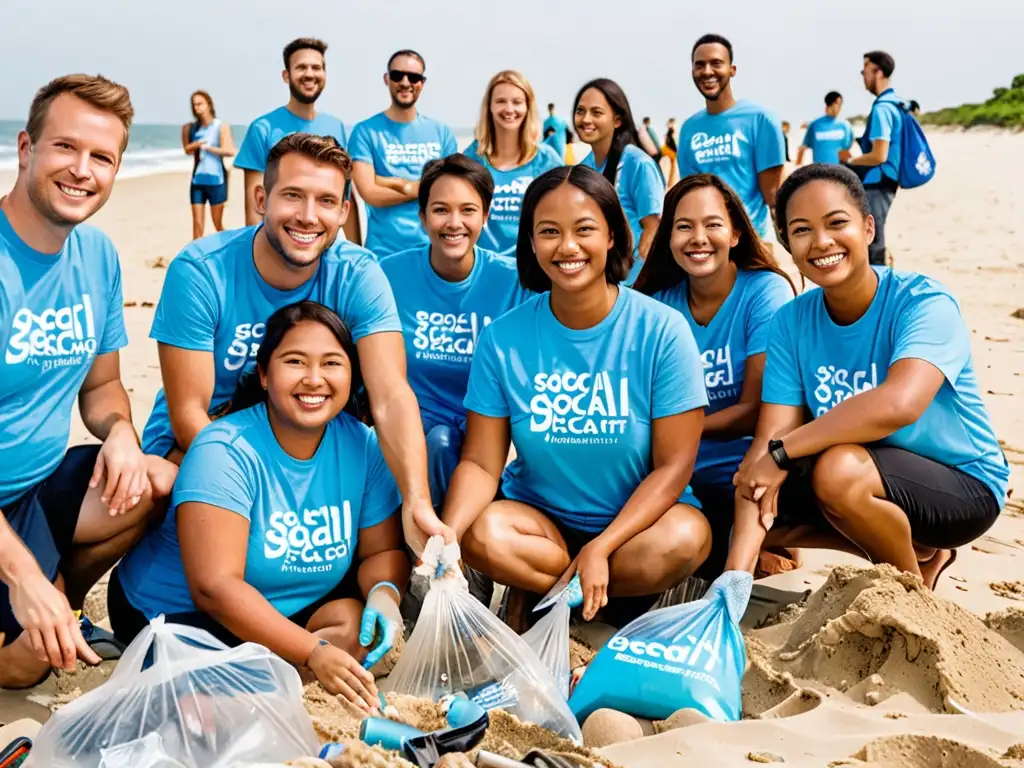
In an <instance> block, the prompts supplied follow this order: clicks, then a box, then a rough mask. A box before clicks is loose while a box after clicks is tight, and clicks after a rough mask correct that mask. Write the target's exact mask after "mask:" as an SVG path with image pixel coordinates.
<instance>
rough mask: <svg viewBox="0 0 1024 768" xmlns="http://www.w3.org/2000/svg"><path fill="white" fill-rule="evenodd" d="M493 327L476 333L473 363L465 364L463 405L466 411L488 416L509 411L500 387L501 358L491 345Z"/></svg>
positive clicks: (499, 415)
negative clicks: (478, 334) (467, 379)
mask: <svg viewBox="0 0 1024 768" xmlns="http://www.w3.org/2000/svg"><path fill="white" fill-rule="evenodd" d="M491 328H493V326H490V325H489V326H487V327H486V328H484V330H483V333H481V334H480V340H479V343H478V344H477V348H476V352H475V353H474V354H473V362H472V363H470V366H469V385H468V387H467V388H466V399H465V401H464V403H463V404H464V405H465V407H466V410H467V411H473V412H474V413H479V414H480V415H481V416H490V417H491V418H495V419H497V418H503V417H504V418H508V416H509V415H510V414H511V411H510V410H509V406H508V398H507V397H506V396H505V391H504V389H503V388H502V386H501V361H500V360H499V359H498V351H497V349H496V348H495V346H494V334H492V333H491Z"/></svg>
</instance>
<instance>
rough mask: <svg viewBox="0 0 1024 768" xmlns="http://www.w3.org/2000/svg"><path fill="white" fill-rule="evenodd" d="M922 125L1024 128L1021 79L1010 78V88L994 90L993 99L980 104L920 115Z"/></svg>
mask: <svg viewBox="0 0 1024 768" xmlns="http://www.w3.org/2000/svg"><path fill="white" fill-rule="evenodd" d="M919 120H920V122H921V123H922V124H925V125H959V126H963V127H964V128H972V127H974V126H977V125H997V126H1000V127H1002V128H1024V75H1017V76H1016V77H1015V78H1013V82H1012V83H1010V87H1009V88H996V89H995V90H994V91H993V92H992V98H990V99H988V100H987V101H985V102H984V103H982V104H961V105H960V106H959V107H947V108H946V109H940V110H937V111H936V112H928V113H925V114H922V115H921V116H920V118H919Z"/></svg>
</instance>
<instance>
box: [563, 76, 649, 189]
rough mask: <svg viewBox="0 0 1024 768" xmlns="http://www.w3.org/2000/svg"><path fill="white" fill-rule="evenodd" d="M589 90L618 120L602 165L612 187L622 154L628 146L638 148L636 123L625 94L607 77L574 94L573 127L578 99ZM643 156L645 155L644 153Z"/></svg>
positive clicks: (592, 81) (598, 79) (638, 138)
mask: <svg viewBox="0 0 1024 768" xmlns="http://www.w3.org/2000/svg"><path fill="white" fill-rule="evenodd" d="M591 88H594V89H596V90H598V91H600V92H601V93H602V94H603V95H604V97H605V99H607V100H608V105H609V106H610V107H611V108H612V112H614V113H615V116H616V117H617V118H619V127H618V128H616V129H615V133H614V134H613V136H612V146H611V149H609V150H608V159H607V160H606V161H605V164H604V177H605V178H606V179H608V181H610V182H611V183H612V184H613V185H614V184H615V174H616V172H617V171H618V169H619V160H621V159H622V153H623V152H624V151H625V149H626V147H627V146H629V145H630V144H632V145H633V146H634V147H640V135H639V134H638V133H637V130H636V121H635V120H633V111H632V110H631V109H630V108H629V99H627V98H626V94H625V93H624V92H623V90H622V88H620V87H619V84H618V83H616V82H615V81H614V80H609V79H608V78H607V77H599V78H597V79H596V80H591V81H590V82H589V83H587V84H586V85H584V86H583V87H582V88H580V90H579V93H577V94H576V101H574V102H573V104H572V114H573V127H575V125H576V110H577V109H578V108H579V106H580V99H582V98H583V94H584V93H586V92H587V91H589V90H590V89H591ZM644 154H647V153H646V152H645V153H644Z"/></svg>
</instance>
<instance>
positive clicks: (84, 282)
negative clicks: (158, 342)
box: [0, 210, 128, 508]
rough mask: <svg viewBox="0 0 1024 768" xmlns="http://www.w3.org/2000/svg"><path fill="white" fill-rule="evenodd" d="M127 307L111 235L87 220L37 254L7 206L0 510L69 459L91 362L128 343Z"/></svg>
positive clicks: (1, 269) (1, 307)
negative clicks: (54, 249)
mask: <svg viewBox="0 0 1024 768" xmlns="http://www.w3.org/2000/svg"><path fill="white" fill-rule="evenodd" d="M123 306H124V303H123V301H122V299H121V266H120V264H119V263H118V261H117V251H116V250H114V244H113V243H111V242H110V238H108V237H107V236H106V235H104V234H103V233H102V232H100V231H99V230H98V229H94V228H93V227H90V226H88V225H85V224H80V225H78V226H77V227H75V228H74V229H72V230H71V233H70V234H69V235H68V239H67V240H66V241H65V242H64V247H63V248H61V250H60V253H56V254H47V253H39V252H38V251H36V250H33V249H32V248H31V247H29V245H28V244H27V243H26V242H25V241H24V240H22V239H21V238H20V237H19V236H18V234H17V233H16V232H15V231H14V229H13V228H12V227H11V224H10V222H9V221H8V220H7V214H5V213H4V212H3V211H2V210H0V348H2V349H3V351H4V357H3V363H2V364H0V426H2V429H0V508H2V507H3V506H4V505H5V504H8V503H10V502H12V501H14V500H15V499H17V498H18V497H19V496H21V495H22V494H23V493H25V492H26V491H28V490H29V489H30V488H32V487H33V486H35V485H37V484H38V483H40V482H42V481H43V480H45V479H46V478H47V477H49V476H50V474H51V473H53V471H54V470H55V469H56V468H57V466H58V465H59V464H60V463H61V461H63V459H64V454H65V452H66V450H67V447H68V438H69V437H70V435H71V413H72V411H73V410H74V407H75V402H76V399H77V398H78V391H79V390H80V389H81V387H82V382H83V381H85V377H86V376H87V375H88V374H89V370H90V368H92V364H93V361H94V360H95V359H96V358H97V357H98V356H99V355H105V354H107V353H108V352H116V351H117V350H119V349H121V348H122V347H125V346H127V345H128V335H127V333H125V329H124V316H123V312H124V310H123Z"/></svg>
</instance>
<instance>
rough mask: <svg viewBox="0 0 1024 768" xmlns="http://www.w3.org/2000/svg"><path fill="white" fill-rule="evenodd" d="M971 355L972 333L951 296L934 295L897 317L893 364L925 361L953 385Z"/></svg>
mask: <svg viewBox="0 0 1024 768" xmlns="http://www.w3.org/2000/svg"><path fill="white" fill-rule="evenodd" d="M970 356H971V340H970V334H968V332H967V326H966V325H965V324H964V319H963V317H962V316H961V314H960V309H959V307H957V305H956V302H955V301H953V298H952V297H951V296H948V295H946V294H941V293H940V294H931V295H929V296H925V297H922V298H921V299H919V300H917V301H915V302H914V303H913V304H912V305H911V306H909V307H905V308H904V309H903V310H902V311H901V312H899V313H898V315H897V317H896V328H895V342H894V344H893V350H892V362H893V363H895V362H896V361H897V360H907V359H910V358H915V359H918V360H925V361H927V362H929V363H931V364H932V365H934V366H935V367H936V368H938V369H939V370H940V371H942V375H943V376H945V377H946V380H947V381H948V382H949V383H950V384H953V383H954V382H956V380H957V378H958V377H959V376H960V372H961V371H962V370H963V369H964V366H965V365H967V361H968V360H969V359H970Z"/></svg>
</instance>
